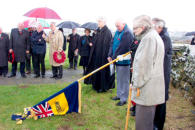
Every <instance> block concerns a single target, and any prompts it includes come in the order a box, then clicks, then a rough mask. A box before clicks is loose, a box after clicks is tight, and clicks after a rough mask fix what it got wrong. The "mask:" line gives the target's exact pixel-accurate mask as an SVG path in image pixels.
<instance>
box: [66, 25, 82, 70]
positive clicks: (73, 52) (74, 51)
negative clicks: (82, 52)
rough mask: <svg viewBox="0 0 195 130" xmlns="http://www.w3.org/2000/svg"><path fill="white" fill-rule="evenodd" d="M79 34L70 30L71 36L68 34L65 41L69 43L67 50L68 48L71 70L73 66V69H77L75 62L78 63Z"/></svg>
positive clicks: (74, 30)
mask: <svg viewBox="0 0 195 130" xmlns="http://www.w3.org/2000/svg"><path fill="white" fill-rule="evenodd" d="M79 39H80V36H79V34H77V33H76V29H72V34H70V35H69V36H68V38H67V41H68V42H69V48H68V58H69V63H70V67H69V69H72V68H73V66H74V69H75V70H76V69H77V61H78V45H79Z"/></svg>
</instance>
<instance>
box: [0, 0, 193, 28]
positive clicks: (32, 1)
mask: <svg viewBox="0 0 195 130" xmlns="http://www.w3.org/2000/svg"><path fill="white" fill-rule="evenodd" d="M0 6H1V7H0V18H1V19H0V26H1V27H2V28H3V30H4V31H6V32H8V31H10V29H11V28H12V27H16V25H17V23H18V22H21V21H23V20H26V19H28V17H24V16H23V14H25V13H26V12H28V11H29V10H31V9H33V8H38V7H48V8H51V9H53V10H55V11H56V12H57V13H58V14H59V16H60V17H61V18H62V19H63V20H72V21H75V22H78V23H80V24H83V23H85V22H89V21H92V22H95V21H96V20H97V18H98V17H99V16H104V17H106V19H107V24H108V26H109V27H110V28H112V29H115V28H114V23H115V21H116V19H118V18H122V19H124V20H125V21H126V22H127V24H128V25H129V26H130V28H132V20H133V19H134V18H135V17H136V16H139V15H142V14H146V15H149V16H151V17H159V18H162V19H164V20H165V21H166V23H167V27H168V28H169V30H171V31H195V0H1V5H0ZM58 22H60V21H58Z"/></svg>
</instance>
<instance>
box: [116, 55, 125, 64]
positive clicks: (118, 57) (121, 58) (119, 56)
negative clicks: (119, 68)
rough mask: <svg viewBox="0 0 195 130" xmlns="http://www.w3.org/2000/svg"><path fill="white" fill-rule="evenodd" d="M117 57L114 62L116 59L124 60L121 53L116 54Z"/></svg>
mask: <svg viewBox="0 0 195 130" xmlns="http://www.w3.org/2000/svg"><path fill="white" fill-rule="evenodd" d="M117 59H118V60H117V61H116V62H118V61H123V60H124V58H123V56H122V55H118V56H117Z"/></svg>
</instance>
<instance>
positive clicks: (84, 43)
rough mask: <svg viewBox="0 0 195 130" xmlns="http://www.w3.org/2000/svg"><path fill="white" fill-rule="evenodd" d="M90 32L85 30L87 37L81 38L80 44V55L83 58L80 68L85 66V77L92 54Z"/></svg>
mask: <svg viewBox="0 0 195 130" xmlns="http://www.w3.org/2000/svg"><path fill="white" fill-rule="evenodd" d="M90 32H91V31H90V30H88V29H85V35H84V36H82V37H81V38H80V42H79V54H80V56H81V59H80V63H79V65H80V66H83V75H85V74H86V69H87V66H88V61H89V53H90V45H89V44H90V43H91V40H92V37H91V36H90Z"/></svg>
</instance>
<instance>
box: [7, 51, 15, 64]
mask: <svg viewBox="0 0 195 130" xmlns="http://www.w3.org/2000/svg"><path fill="white" fill-rule="evenodd" d="M14 60H15V55H14V52H13V51H12V53H9V54H8V61H9V62H10V63H14Z"/></svg>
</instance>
